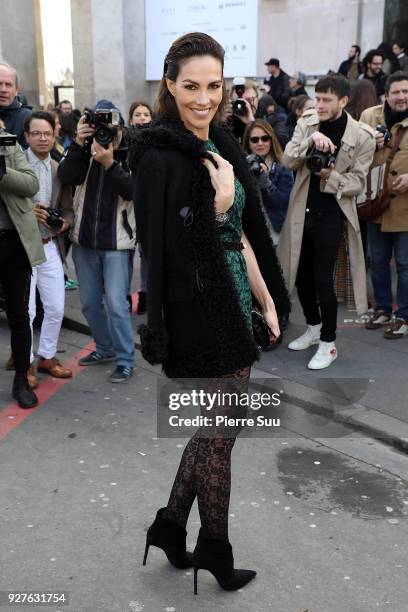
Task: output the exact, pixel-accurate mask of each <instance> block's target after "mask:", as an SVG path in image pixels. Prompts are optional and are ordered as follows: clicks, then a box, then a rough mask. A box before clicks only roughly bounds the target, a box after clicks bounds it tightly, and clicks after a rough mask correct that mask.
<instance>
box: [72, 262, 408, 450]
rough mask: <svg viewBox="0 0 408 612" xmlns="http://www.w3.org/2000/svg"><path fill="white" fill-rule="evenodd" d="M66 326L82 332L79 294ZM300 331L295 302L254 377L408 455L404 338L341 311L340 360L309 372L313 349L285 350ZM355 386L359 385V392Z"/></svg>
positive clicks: (406, 348) (83, 323) (300, 319)
mask: <svg viewBox="0 0 408 612" xmlns="http://www.w3.org/2000/svg"><path fill="white" fill-rule="evenodd" d="M134 261H135V266H134V275H133V283H132V290H133V291H136V290H137V288H138V286H139V285H138V279H139V256H138V254H136V256H135V260H134ZM69 267H70V276H71V277H75V270H74V268H73V265H72V262H70V263H69ZM394 280H395V279H394ZM135 320H136V322H137V323H140V322H141V321H143V320H144V317H135ZM66 324H68V326H69V327H71V328H73V329H76V330H77V331H85V329H86V321H85V320H84V318H83V315H82V313H81V309H80V303H79V294H78V291H69V292H67V293H66ZM304 328H305V326H304V321H303V315H302V313H301V310H300V306H299V303H298V301H297V298H296V296H294V298H293V312H292V313H291V317H290V325H289V327H288V329H287V331H286V332H285V338H284V342H283V344H282V345H281V346H280V347H279V349H278V350H277V351H276V352H275V351H274V352H269V353H263V355H262V358H261V360H260V361H259V362H258V363H257V364H256V367H255V368H254V371H253V376H257V377H261V378H262V377H270V376H273V377H279V378H281V379H282V380H283V381H285V389H286V391H287V394H288V395H289V396H290V397H291V399H292V401H295V402H297V403H301V405H302V406H303V408H304V409H309V410H311V411H312V412H313V411H317V412H320V413H323V414H326V415H328V416H330V418H331V419H334V420H336V421H339V422H344V421H346V422H347V423H349V424H352V425H353V426H354V427H355V428H356V429H357V430H362V431H364V432H366V433H368V434H369V435H371V436H374V437H377V438H379V439H381V440H383V441H385V442H387V443H389V444H392V445H394V446H396V447H397V448H399V449H401V450H406V451H408V401H407V397H408V377H407V372H408V336H406V337H405V338H402V339H400V340H386V339H385V338H384V337H383V334H382V332H381V331H380V330H378V331H367V330H366V329H365V328H364V324H363V323H361V322H359V317H358V316H357V313H356V312H353V311H349V310H347V309H346V308H345V307H344V306H343V305H340V307H339V316H338V338H337V342H336V345H337V348H338V351H339V357H338V359H337V360H336V361H335V362H334V363H333V364H332V365H331V366H330V367H329V368H327V369H325V370H320V371H315V372H313V371H311V370H308V369H307V363H308V361H309V360H310V359H311V357H312V356H313V353H314V351H315V350H316V349H315V347H312V348H310V349H308V350H307V351H299V352H295V351H290V350H289V349H288V348H287V345H288V343H289V342H290V341H291V340H292V339H293V338H295V337H296V336H298V335H300V334H301V333H302V332H303V331H304ZM136 344H137V345H138V336H136ZM324 381H328V382H327V384H324ZM357 381H358V382H360V383H361V384H360V390H359V391H358V392H357V386H358V385H357ZM339 387H340V388H341V394H342V396H343V400H344V397H345V396H347V395H350V398H351V399H350V400H349V401H347V402H344V401H343V404H341V403H339V402H337V401H336V400H335V398H336V395H338V389H339ZM322 389H324V391H322Z"/></svg>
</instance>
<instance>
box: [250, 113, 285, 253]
mask: <svg viewBox="0 0 408 612" xmlns="http://www.w3.org/2000/svg"><path fill="white" fill-rule="evenodd" d="M242 144H243V147H244V149H245V151H246V152H247V153H250V154H255V155H258V156H259V157H260V158H261V159H262V161H261V160H259V161H260V164H259V168H260V172H256V173H254V175H255V177H256V179H257V183H258V187H259V189H260V192H261V195H262V202H263V205H264V207H265V209H266V212H267V213H268V217H269V220H270V222H271V225H272V238H273V242H274V244H275V245H276V244H278V242H279V232H280V231H281V229H282V226H283V222H284V221H285V217H286V212H287V210H288V204H289V196H290V192H291V190H292V187H293V174H292V172H291V171H290V170H288V169H287V168H284V167H283V166H282V164H281V159H282V155H283V152H282V148H281V146H280V144H279V141H278V139H277V137H276V136H275V133H274V131H273V128H272V127H271V126H270V125H269V123H268V122H267V121H264V119H256V120H255V121H254V122H253V123H250V124H249V125H248V126H247V128H246V130H245V133H244V137H243V142H242Z"/></svg>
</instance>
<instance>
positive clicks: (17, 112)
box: [0, 98, 33, 149]
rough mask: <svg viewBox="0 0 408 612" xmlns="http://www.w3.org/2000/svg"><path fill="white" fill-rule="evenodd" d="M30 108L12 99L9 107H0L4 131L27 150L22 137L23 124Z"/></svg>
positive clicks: (29, 113)
mask: <svg viewBox="0 0 408 612" xmlns="http://www.w3.org/2000/svg"><path fill="white" fill-rule="evenodd" d="M32 112H33V111H32V107H31V106H26V105H25V104H22V103H21V102H20V101H19V100H17V98H14V100H13V102H12V103H11V104H10V106H0V119H1V120H2V121H3V122H4V125H5V126H6V130H7V131H8V132H9V133H10V134H14V135H15V136H17V140H18V142H19V143H20V145H21V146H22V147H23V149H27V146H28V145H27V143H26V139H25V137H24V122H25V120H26V119H27V117H29V116H30V115H31V113H32Z"/></svg>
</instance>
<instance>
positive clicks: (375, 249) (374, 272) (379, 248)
mask: <svg viewBox="0 0 408 612" xmlns="http://www.w3.org/2000/svg"><path fill="white" fill-rule="evenodd" d="M367 230H368V246H369V253H370V258H371V278H372V281H373V286H374V298H375V303H376V309H377V310H385V312H387V313H389V314H391V313H392V289H391V266H390V263H391V259H392V256H393V255H394V258H395V263H396V266H397V276H398V284H397V304H398V309H397V311H396V312H395V316H396V317H399V318H401V319H405V320H408V232H382V231H381V225H379V224H378V223H367Z"/></svg>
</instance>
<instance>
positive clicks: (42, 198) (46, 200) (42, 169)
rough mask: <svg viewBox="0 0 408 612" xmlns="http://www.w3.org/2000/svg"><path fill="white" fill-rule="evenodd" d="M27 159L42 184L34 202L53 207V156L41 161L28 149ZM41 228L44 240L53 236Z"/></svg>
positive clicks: (44, 228)
mask: <svg viewBox="0 0 408 612" xmlns="http://www.w3.org/2000/svg"><path fill="white" fill-rule="evenodd" d="M27 159H28V163H29V164H30V166H31V168H32V169H33V171H34V174H35V175H36V177H37V178H38V182H39V183H40V189H39V190H38V191H37V193H36V194H35V196H33V202H41V204H44V205H45V206H51V197H52V175H51V155H50V154H48V157H46V158H45V159H40V158H39V157H37V156H36V154H35V153H33V151H32V150H31V149H30V148H28V149H27ZM38 225H39V228H40V232H41V236H42V237H43V238H48V237H49V236H52V233H51V232H50V231H49V230H48V229H47V228H46V227H44V225H43V224H42V223H39V224H38Z"/></svg>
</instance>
